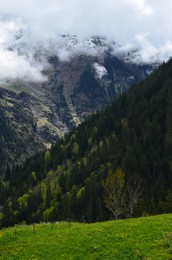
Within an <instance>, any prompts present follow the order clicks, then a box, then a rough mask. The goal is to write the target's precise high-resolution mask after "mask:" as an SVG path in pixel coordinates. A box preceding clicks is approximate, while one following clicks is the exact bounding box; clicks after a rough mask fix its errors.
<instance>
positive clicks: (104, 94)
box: [0, 53, 153, 174]
mask: <svg viewBox="0 0 172 260" xmlns="http://www.w3.org/2000/svg"><path fill="white" fill-rule="evenodd" d="M48 62H49V65H50V67H49V69H48V70H46V71H44V74H45V75H46V76H47V81H46V82H44V83H42V84H40V83H33V82H21V81H15V82H10V83H9V84H5V85H3V84H1V86H0V173H1V174H3V169H4V167H5V166H6V165H8V164H9V165H12V164H13V163H21V162H22V161H23V160H25V159H26V158H27V157H30V156H32V155H34V154H35V153H36V152H38V151H42V150H44V149H46V148H49V147H50V146H51V144H52V143H54V142H56V141H57V140H58V138H61V137H62V136H63V135H64V134H65V133H67V132H69V131H70V130H71V129H72V128H74V127H76V126H77V125H78V124H80V123H81V122H82V121H83V120H84V119H85V118H86V117H87V116H89V115H90V114H92V113H94V112H95V111H97V110H99V109H101V108H102V107H104V106H105V105H106V104H107V103H109V102H110V101H111V100H112V99H113V98H114V97H116V96H118V95H119V94H120V93H122V92H123V91H127V89H128V88H129V87H130V86H131V85H132V84H133V83H136V82H138V81H140V80H141V79H143V78H145V77H146V76H147V75H148V74H149V72H150V71H151V70H152V69H153V68H152V66H151V65H136V64H130V63H126V62H124V61H122V60H120V59H118V58H117V57H114V56H111V55H110V54H108V53H106V54H104V55H103V56H101V57H97V56H86V55H79V56H77V55H76V56H74V57H73V58H71V59H70V61H66V62H60V61H59V59H58V58H57V57H56V56H51V57H49V58H48Z"/></svg>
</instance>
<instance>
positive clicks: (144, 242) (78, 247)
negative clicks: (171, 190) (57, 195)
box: [0, 214, 172, 260]
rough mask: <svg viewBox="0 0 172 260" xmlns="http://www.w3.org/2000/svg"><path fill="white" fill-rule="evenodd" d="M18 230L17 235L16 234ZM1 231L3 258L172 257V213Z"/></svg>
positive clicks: (1, 256) (0, 240)
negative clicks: (93, 222)
mask: <svg viewBox="0 0 172 260" xmlns="http://www.w3.org/2000/svg"><path fill="white" fill-rule="evenodd" d="M15 230H16V235H15ZM33 231H34V230H33V226H16V227H14V228H9V229H3V230H1V231H0V259H4V260H6V259H25V260H26V259H29V260H30V259H48V260H49V259H115V260H116V259H120V260H124V259H127V260H128V259H132V260H134V259H156V260H158V259H163V260H165V259H168V260H169V259H172V214H168V215H159V216H153V217H145V218H138V219H129V220H119V221H109V222H104V223H96V224H79V223H71V224H70V226H69V224H68V223H55V224H53V225H52V224H41V225H36V226H35V233H34V232H33Z"/></svg>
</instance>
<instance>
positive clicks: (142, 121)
mask: <svg viewBox="0 0 172 260" xmlns="http://www.w3.org/2000/svg"><path fill="white" fill-rule="evenodd" d="M48 158H49V159H48V160H47V161H46V171H45V153H44V154H38V155H37V156H35V157H34V158H32V159H30V160H27V161H26V163H25V164H24V165H23V166H22V167H16V168H15V169H13V171H12V172H11V173H9V169H8V172H7V174H6V177H5V179H4V180H2V181H1V183H0V186H1V190H0V193H1V194H0V197H1V205H2V207H0V212H2V213H3V215H2V214H1V215H2V216H4V218H3V219H1V223H2V225H11V224H14V223H17V222H22V221H26V222H29V223H31V222H39V221H47V220H51V221H54V220H65V219H71V220H74V221H75V220H77V221H87V222H93V221H97V220H105V219H107V218H109V217H111V216H110V215H109V212H108V211H107V210H106V208H105V207H104V205H103V187H102V181H103V180H104V179H105V177H106V176H107V173H108V171H110V170H112V171H115V170H116V169H117V168H121V169H122V170H123V171H124V173H125V176H126V180H131V179H132V176H133V175H134V176H138V175H139V176H141V179H143V193H142V198H140V200H139V201H138V205H137V206H136V207H135V208H134V209H132V213H133V215H134V216H139V215H143V214H155V213H162V212H171V211H172V206H171V205H172V60H170V61H169V62H168V63H167V64H163V65H162V66H161V67H160V68H159V69H158V70H157V71H155V72H154V73H153V74H152V75H151V76H150V77H149V78H148V79H146V80H144V81H143V82H141V83H140V84H138V85H135V86H133V87H132V88H131V89H130V90H129V92H128V93H124V94H122V95H121V96H120V97H119V98H118V99H117V100H116V101H114V102H113V103H112V104H111V105H109V106H108V107H106V109H105V110H103V111H102V112H99V113H97V114H95V115H92V116H91V117H90V118H88V119H87V120H86V122H85V123H83V124H81V125H80V126H79V127H78V128H76V129H74V130H73V131H72V132H71V133H70V134H69V135H67V136H66V137H65V139H64V140H60V141H59V142H58V143H57V144H56V145H53V146H52V148H51V150H50V154H49V156H48ZM24 195H25V196H24ZM23 196H24V197H23ZM19 198H22V199H24V201H25V204H24V205H25V206H21V205H22V204H21V203H19V202H21V201H22V199H19ZM26 202H27V203H26Z"/></svg>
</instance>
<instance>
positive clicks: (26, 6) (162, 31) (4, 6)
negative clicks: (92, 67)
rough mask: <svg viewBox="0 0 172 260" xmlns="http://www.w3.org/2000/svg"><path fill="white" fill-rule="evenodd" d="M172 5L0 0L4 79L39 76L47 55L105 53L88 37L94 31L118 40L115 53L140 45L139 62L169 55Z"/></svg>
mask: <svg viewBox="0 0 172 260" xmlns="http://www.w3.org/2000/svg"><path fill="white" fill-rule="evenodd" d="M171 9H172V2H171V0H166V2H165V4H164V2H162V1H157V0H149V1H148V0H123V1H121V0H106V1H105V0H99V1H98V0H87V1H85V0H70V1H69V0H63V1H60V0H50V1H46V0H30V1H25V0H13V1H11V0H2V1H0V10H1V13H0V58H1V64H0V78H6V77H11V78H12V79H13V78H15V77H16V78H17V77H22V75H23V77H24V78H25V77H27V78H28V79H29V78H30V79H33V80H38V79H39V80H41V77H42V76H41V70H42V69H43V68H42V65H41V61H45V60H46V57H45V56H46V55H47V54H50V55H51V54H53V53H55V54H57V55H58V57H59V58H60V60H69V59H70V58H71V57H72V56H73V55H77V54H78V53H81V52H82V53H84V52H89V54H92V55H96V54H97V52H98V53H99V52H100V53H101V52H103V51H104V50H106V47H105V46H104V47H102V46H100V48H96V51H95V48H94V46H91V44H93V42H92V43H91V44H90V45H89V44H88V42H87V39H88V38H90V37H92V36H95V35H98V36H100V37H105V38H106V39H108V40H109V39H112V42H117V43H119V45H116V46H115V45H114V44H113V43H112V42H111V43H110V44H111V45H112V49H114V51H113V53H118V54H119V53H121V54H122V53H125V55H126V56H127V52H129V51H130V50H132V51H133V50H137V52H133V55H132V58H133V60H134V61H135V62H140V61H142V62H150V61H151V62H152V61H153V62H155V61H156V60H160V61H162V60H167V59H168V58H169V57H170V56H171V53H172V47H171V46H172V28H171V26H172V16H171ZM62 34H69V35H70V36H71V35H77V43H76V42H75V43H74V44H73V43H72V41H75V39H72V37H71V39H70V41H69V42H68V43H67V41H68V40H69V39H67V38H66V39H67V40H66V39H65V38H62V37H59V35H62ZM108 40H107V41H108ZM65 41H66V45H65ZM68 44H69V46H67V45H68ZM64 45H65V47H64ZM88 45H89V47H88ZM44 57H45V59H44ZM130 59H131V57H130ZM19 67H20V69H19ZM42 79H43V78H42Z"/></svg>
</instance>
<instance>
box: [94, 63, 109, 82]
mask: <svg viewBox="0 0 172 260" xmlns="http://www.w3.org/2000/svg"><path fill="white" fill-rule="evenodd" d="M93 68H94V69H95V72H96V77H98V79H102V77H103V76H105V75H107V70H106V68H105V67H104V66H102V65H100V64H99V63H97V62H95V63H94V64H93Z"/></svg>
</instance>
